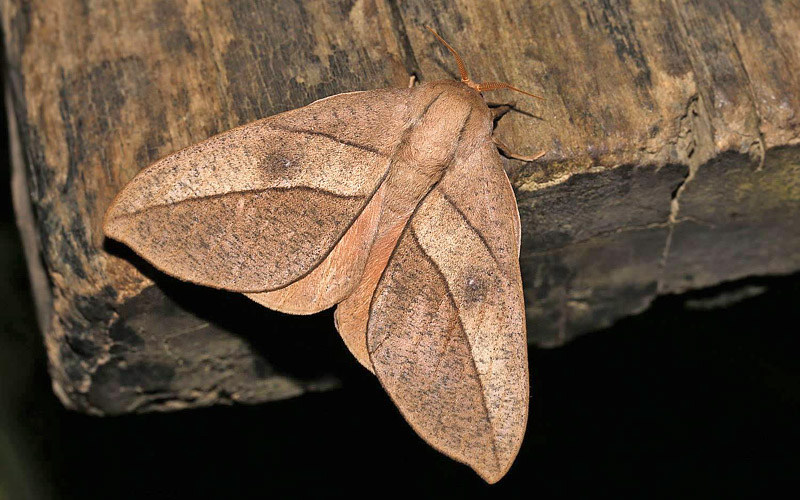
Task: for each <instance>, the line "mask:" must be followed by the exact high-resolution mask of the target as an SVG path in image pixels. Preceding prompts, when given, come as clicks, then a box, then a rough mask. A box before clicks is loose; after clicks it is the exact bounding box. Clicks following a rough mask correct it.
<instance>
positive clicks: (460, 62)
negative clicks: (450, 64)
mask: <svg viewBox="0 0 800 500" xmlns="http://www.w3.org/2000/svg"><path fill="white" fill-rule="evenodd" d="M425 27H426V28H428V31H430V32H431V33H433V36H435V37H436V38H437V39H438V40H439V41H440V42H442V45H444V46H445V47H447V50H449V51H450V53H451V54H453V57H455V58H456V64H457V65H458V72H459V73H460V74H461V81H462V82H464V83H466V84H467V85H469V86H470V87H473V86H474V85H475V84H474V83H472V80H470V79H469V76H468V75H467V67H466V66H464V61H463V60H462V59H461V56H460V55H458V52H456V49H454V48H453V47H451V46H450V44H449V43H447V42H445V41H444V38H442V37H440V36H439V33H437V32H435V31H433V28H431V27H430V26H425ZM470 84H472V85H470ZM473 88H474V87H473Z"/></svg>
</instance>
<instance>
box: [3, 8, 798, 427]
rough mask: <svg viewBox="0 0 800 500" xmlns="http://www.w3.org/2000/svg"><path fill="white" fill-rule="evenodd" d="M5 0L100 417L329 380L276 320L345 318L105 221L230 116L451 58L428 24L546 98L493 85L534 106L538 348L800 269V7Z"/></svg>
mask: <svg viewBox="0 0 800 500" xmlns="http://www.w3.org/2000/svg"><path fill="white" fill-rule="evenodd" d="M0 5H2V22H3V30H4V37H5V38H4V40H5V51H6V65H7V67H6V76H7V78H6V82H7V87H8V99H7V100H8V101H9V102H10V104H11V107H12V108H13V109H12V112H13V118H14V120H15V123H16V130H12V137H11V140H12V143H14V144H17V145H18V146H20V149H19V151H20V154H17V155H15V157H16V161H14V162H13V163H14V168H15V172H16V174H17V175H18V176H22V175H24V176H25V177H26V178H27V192H25V193H20V191H19V190H20V186H24V185H25V183H24V182H17V183H16V186H17V192H16V195H17V198H18V201H17V203H16V206H17V212H18V214H19V215H18V217H19V224H20V227H21V230H22V232H23V235H24V236H25V238H24V240H25V242H26V247H27V248H26V251H27V252H28V256H29V265H30V266H31V268H32V276H33V277H34V281H37V282H38V286H35V290H36V291H37V305H38V306H39V309H40V314H39V317H40V320H41V321H42V322H43V323H44V324H43V325H42V329H43V330H44V335H45V342H46V345H47V349H48V353H49V358H50V366H51V375H52V378H53V385H54V388H55V391H56V393H57V394H58V395H59V397H60V398H61V400H62V401H63V402H64V404H66V405H67V406H69V407H72V408H75V409H78V410H81V411H84V412H90V413H96V414H114V413H126V412H133V411H146V410H164V409H173V408H180V407H188V406H199V405H208V404H214V403H220V402H229V401H240V402H249V403H253V402H260V401H266V400H271V399H277V398H284V397H288V396H292V395H296V394H299V393H302V392H303V391H306V390H309V389H311V390H314V389H320V388H325V387H328V386H330V385H331V384H333V383H335V381H333V380H331V379H330V378H328V377H326V376H325V370H319V369H316V368H312V367H309V365H308V363H309V361H308V360H307V359H305V358H303V357H302V356H300V355H299V354H297V352H291V351H292V346H294V347H297V345H295V344H292V343H291V342H289V343H286V341H285V340H281V339H285V337H287V336H292V337H293V338H294V339H300V340H293V341H292V342H296V343H297V342H317V341H319V337H320V336H322V335H325V336H326V337H328V338H332V337H333V336H335V335H336V334H335V331H334V327H333V323H332V321H331V318H330V315H329V314H328V315H323V316H322V317H321V319H309V318H293V319H292V321H293V322H294V321H296V324H297V325H299V326H298V327H297V328H298V329H299V331H295V332H286V331H282V330H279V328H278V327H275V326H274V325H275V324H281V325H285V324H294V323H290V322H286V321H284V320H283V319H282V317H281V316H280V315H277V314H276V313H271V312H269V311H266V310H262V309H260V308H259V307H258V306H256V305H255V304H252V303H250V302H249V301H247V299H244V298H241V297H239V296H235V295H233V294H227V293H224V292H218V291H213V290H206V289H202V288H201V287H196V286H193V285H189V284H185V283H179V282H177V281H175V280H172V279H170V278H168V277H166V276H164V275H162V274H161V273H159V272H158V271H156V270H154V269H153V268H151V267H149V266H148V265H147V264H146V263H144V262H143V261H141V260H140V259H138V258H137V257H136V256H135V255H133V254H132V253H131V252H130V251H129V250H127V249H126V248H124V247H122V246H121V245H118V244H115V243H114V242H110V241H106V240H104V238H103V234H102V230H101V223H102V217H103V213H104V211H105V209H106V208H107V207H108V205H109V203H110V202H111V199H112V198H113V196H114V195H115V194H116V193H117V191H118V190H119V189H120V188H121V187H122V186H123V185H124V184H125V183H126V182H127V181H128V180H129V179H131V178H132V177H133V176H134V175H135V174H136V173H137V172H138V171H139V170H140V169H141V168H143V167H144V166H146V165H148V164H149V163H150V162H152V161H154V160H156V159H158V158H159V157H161V156H164V155H166V154H169V153H172V152H175V151H177V150H178V149H180V148H183V147H185V146H188V145H190V144H192V143H195V142H197V141H199V140H202V139H205V138H207V137H209V136H211V135H213V134H215V133H218V132H222V131H224V130H226V129H229V128H232V127H235V126H237V125H241V124H244V123H247V122H250V121H252V120H255V119H258V118H262V117H265V116H269V115H272V114H275V113H279V112H281V111H285V110H288V109H292V108H296V107H299V106H303V105H305V104H308V103H309V102H311V101H313V100H315V99H319V98H322V97H325V96H328V95H332V94H336V93H339V92H344V91H352V90H364V89H374V88H380V87H386V86H405V85H407V84H408V78H409V75H411V74H413V75H415V76H416V77H417V78H418V79H419V80H421V81H429V80H434V79H441V78H453V77H454V76H455V74H456V71H455V69H456V67H455V64H454V61H453V60H452V58H451V57H450V55H449V54H448V53H447V52H446V50H445V49H444V48H443V47H442V46H441V45H440V44H439V43H438V42H437V41H436V40H435V39H434V38H433V37H432V36H431V35H430V34H429V33H428V32H427V31H426V30H425V29H424V26H425V25H430V26H432V27H434V28H435V29H436V30H437V31H438V32H439V33H440V34H441V35H442V36H443V37H444V38H445V39H446V40H448V41H449V42H450V43H451V44H452V45H453V46H455V47H456V48H457V49H458V50H459V52H460V53H461V55H462V57H463V58H464V60H465V61H466V62H467V64H468V67H469V69H470V70H471V75H472V76H473V79H474V80H476V81H493V80H499V81H506V82H510V83H512V84H513V85H516V86H518V87H522V88H524V89H526V90H529V91H532V92H534V93H537V94H540V95H543V96H545V98H546V100H545V102H544V103H539V102H536V101H533V100H530V99H527V98H525V97H524V96H522V95H520V94H513V93H504V92H497V93H492V94H487V97H488V98H489V100H490V101H494V102H508V101H510V100H514V101H516V112H511V113H509V114H507V115H506V116H504V117H503V118H502V119H500V120H499V122H498V125H497V134H498V136H499V137H500V138H501V139H502V140H503V141H504V142H505V143H506V144H508V145H510V146H511V147H512V148H513V149H514V150H515V151H516V152H517V153H521V154H533V153H535V152H537V151H539V150H545V151H546V154H545V155H544V157H542V158H541V159H540V160H537V161H535V162H527V163H526V162H520V161H516V160H510V161H509V163H508V171H509V174H510V176H511V179H512V183H513V184H514V187H515V190H516V192H517V195H518V202H519V207H520V213H521V217H522V228H523V243H522V256H521V264H522V270H523V281H524V284H525V293H526V302H527V313H528V327H529V338H530V340H531V341H532V342H534V343H536V344H539V345H559V344H561V343H563V342H565V341H567V340H568V339H570V338H573V337H575V336H576V335H579V334H582V333H585V332H589V331H592V330H596V329H598V328H601V327H603V326H607V325H609V324H611V323H612V322H613V321H615V320H616V319H618V318H621V317H624V316H626V315H630V314H634V313H636V312H639V311H642V310H643V309H645V308H647V307H648V305H649V304H650V303H651V302H652V301H653V299H654V298H655V297H656V296H658V295H659V294H665V293H680V292H683V291H686V290H690V289H695V288H700V287H707V286H711V285H715V284H717V283H720V282H723V281H727V280H734V279H737V278H742V277H746V276H751V275H764V274H780V273H789V272H792V271H795V270H797V269H798V268H800V77H798V76H797V75H800V5H798V4H797V3H796V2H781V1H778V0H765V1H763V2H747V1H733V0H729V1H722V2H720V1H716V0H699V1H693V2H689V1H684V0H671V1H667V0H664V1H652V2H651V1H645V0H629V1H614V0H612V1H608V0H590V1H585V0H581V1H578V0H567V1H544V0H537V1H533V2H531V1H525V0H510V1H505V2H490V3H487V2H477V1H471V0H470V1H467V0H464V1H461V2H456V3H452V2H444V1H435V2H428V1H426V2H422V1H419V0H409V1H404V2H397V1H381V0H363V1H355V2H320V1H299V0H285V1H280V2H272V1H267V0H259V1H222V0H220V1H212V0H205V1H201V0H174V1H168V0H116V1H114V0H2V1H1V3H0ZM20 194H22V195H23V196H20ZM28 202H29V203H28ZM26 214H28V215H26ZM42 268H43V269H44V273H42V272H41V270H42ZM37 273H38V274H37ZM43 276H46V278H47V280H48V282H45V280H44V278H43ZM43 309H44V310H43ZM317 329H322V331H321V332H316V330H317ZM265 330H266V331H265ZM315 332H316V333H315Z"/></svg>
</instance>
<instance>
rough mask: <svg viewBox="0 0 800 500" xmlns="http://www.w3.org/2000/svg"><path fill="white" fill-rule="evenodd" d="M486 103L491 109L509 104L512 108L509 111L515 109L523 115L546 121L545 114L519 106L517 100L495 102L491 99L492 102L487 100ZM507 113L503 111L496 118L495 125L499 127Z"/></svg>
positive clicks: (514, 110)
mask: <svg viewBox="0 0 800 500" xmlns="http://www.w3.org/2000/svg"><path fill="white" fill-rule="evenodd" d="M486 105H487V106H488V107H489V108H490V109H492V108H500V107H503V106H508V107H509V108H510V110H509V111H513V112H515V113H519V114H521V115H523V116H527V117H528V118H533V119H534V120H538V121H541V122H543V121H545V119H544V117H543V116H541V115H537V114H536V113H534V112H532V111H528V110H527V109H525V108H521V107H519V106H518V105H517V103H516V101H509V102H494V101H491V102H487V103H486ZM505 115H506V113H503V114H502V115H501V116H499V117H497V118H495V119H494V125H495V127H497V122H498V121H500V119H501V118H502V117H503V116H505Z"/></svg>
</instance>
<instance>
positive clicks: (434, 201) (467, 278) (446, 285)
mask: <svg viewBox="0 0 800 500" xmlns="http://www.w3.org/2000/svg"><path fill="white" fill-rule="evenodd" d="M517 218H518V211H517V207H516V201H515V199H514V193H513V191H512V190H511V186H510V184H509V183H508V179H507V177H506V175H505V172H504V171H503V168H502V162H501V160H500V157H499V156H498V154H497V151H496V149H495V148H494V145H492V144H487V145H485V146H481V147H480V149H479V150H477V151H476V152H475V153H473V154H472V155H471V156H470V157H469V158H468V159H467V160H466V161H462V162H460V163H457V164H455V165H453V167H452V168H451V169H450V170H449V171H448V172H447V173H446V174H445V176H444V178H443V179H442V181H441V182H440V183H439V185H438V186H437V187H436V188H435V189H433V190H432V191H431V192H430V193H429V194H428V196H427V197H426V198H425V199H424V201H423V202H422V203H421V204H420V206H419V208H418V209H417V211H416V213H415V214H414V215H413V216H412V218H411V220H410V222H409V225H408V226H407V228H406V230H405V231H404V233H403V235H402V236H401V238H400V240H399V242H398V246H397V248H396V250H395V252H394V254H393V255H392V258H391V259H390V261H389V264H388V266H387V268H386V271H385V272H384V275H383V277H382V278H381V281H380V282H379V284H378V288H377V289H376V291H375V295H374V298H373V302H372V306H371V309H370V318H369V324H368V329H367V345H368V349H369V351H370V359H371V361H372V365H373V367H374V369H375V374H376V375H377V376H378V378H379V379H380V381H381V384H382V385H383V386H384V388H385V389H386V391H387V392H388V393H389V395H390V396H391V397H392V399H393V400H394V402H395V404H396V405H397V406H398V407H399V409H400V411H401V412H402V413H403V415H404V417H405V418H406V420H407V421H408V422H409V423H410V424H411V426H412V427H413V428H414V429H415V430H416V431H417V433H419V434H420V435H421V436H422V437H423V438H424V439H425V440H426V441H428V442H429V443H430V444H431V445H432V446H433V447H435V448H437V449H439V450H440V451H442V452H443V453H445V454H447V455H449V456H451V457H452V458H454V459H456V460H458V461H460V462H463V463H466V464H468V465H469V466H471V467H472V468H473V469H475V470H476V471H477V472H478V473H479V474H480V475H481V476H482V477H483V478H484V479H486V480H487V481H489V482H495V481H497V480H498V479H500V477H502V476H503V475H504V474H505V473H506V471H507V470H508V468H509V467H510V465H511V462H512V461H513V459H514V457H515V456H516V454H517V452H518V450H519V446H520V444H521V442H522V436H523V434H524V432H525V425H526V422H527V413H528V397H529V389H528V365H527V343H526V338H525V318H524V303H523V296H522V284H521V279H520V271H519V261H518V229H517V227H516V226H515V224H516V222H515V221H516V220H518V219H517Z"/></svg>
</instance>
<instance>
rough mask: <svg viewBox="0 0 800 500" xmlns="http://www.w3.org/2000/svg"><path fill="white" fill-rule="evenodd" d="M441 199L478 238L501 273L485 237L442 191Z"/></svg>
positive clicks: (497, 260)
mask: <svg viewBox="0 0 800 500" xmlns="http://www.w3.org/2000/svg"><path fill="white" fill-rule="evenodd" d="M442 197H443V198H444V199H445V201H447V203H449V204H450V206H451V207H453V208H454V209H455V211H456V212H458V215H459V216H461V218H462V219H463V220H464V223H465V224H466V225H467V226H468V227H469V228H470V229H471V230H472V232H474V233H475V234H476V235H477V236H478V238H479V239H480V240H481V243H483V246H484V247H485V248H486V251H487V252H489V255H491V256H492V260H494V263H495V265H496V266H497V268H498V269H500V270H501V271H502V270H503V268H502V266H501V265H500V259H498V258H497V255H496V254H495V253H494V250H492V247H491V245H489V242H488V241H486V237H485V236H484V235H483V234H481V232H480V231H478V230H477V228H475V226H474V225H473V224H472V221H470V220H469V219H468V218H467V214H465V213H464V212H463V211H462V210H461V209H460V208H459V207H458V205H456V204H455V202H454V201H453V200H452V199H451V198H450V197H449V196H448V195H447V193H445V192H444V191H442Z"/></svg>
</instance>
